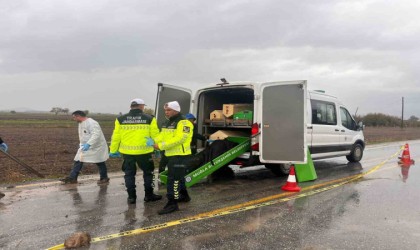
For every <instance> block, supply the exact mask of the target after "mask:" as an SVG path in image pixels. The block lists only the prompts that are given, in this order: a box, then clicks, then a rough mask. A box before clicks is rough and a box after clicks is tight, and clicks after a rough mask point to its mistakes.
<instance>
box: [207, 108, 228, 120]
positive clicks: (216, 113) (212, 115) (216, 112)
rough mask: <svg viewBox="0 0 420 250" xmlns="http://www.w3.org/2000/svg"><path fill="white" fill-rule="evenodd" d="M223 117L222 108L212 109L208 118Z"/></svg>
mask: <svg viewBox="0 0 420 250" xmlns="http://www.w3.org/2000/svg"><path fill="white" fill-rule="evenodd" d="M224 118H225V116H224V115H223V111H222V110H214V111H213V112H211V113H210V120H213V119H224Z"/></svg>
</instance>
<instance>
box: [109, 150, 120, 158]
mask: <svg viewBox="0 0 420 250" xmlns="http://www.w3.org/2000/svg"><path fill="white" fill-rule="evenodd" d="M109 157H111V158H119V157H121V154H120V152H118V151H117V152H115V153H109Z"/></svg>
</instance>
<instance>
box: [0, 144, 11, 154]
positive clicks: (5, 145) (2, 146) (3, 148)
mask: <svg viewBox="0 0 420 250" xmlns="http://www.w3.org/2000/svg"><path fill="white" fill-rule="evenodd" d="M0 149H1V150H3V151H4V152H7V150H8V149H9V147H8V146H7V144H6V143H4V142H3V143H2V144H0Z"/></svg>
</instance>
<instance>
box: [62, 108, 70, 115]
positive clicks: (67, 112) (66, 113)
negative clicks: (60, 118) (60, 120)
mask: <svg viewBox="0 0 420 250" xmlns="http://www.w3.org/2000/svg"><path fill="white" fill-rule="evenodd" d="M69 111H70V110H69V109H68V108H64V109H62V110H61V113H63V114H65V115H68V114H69Z"/></svg>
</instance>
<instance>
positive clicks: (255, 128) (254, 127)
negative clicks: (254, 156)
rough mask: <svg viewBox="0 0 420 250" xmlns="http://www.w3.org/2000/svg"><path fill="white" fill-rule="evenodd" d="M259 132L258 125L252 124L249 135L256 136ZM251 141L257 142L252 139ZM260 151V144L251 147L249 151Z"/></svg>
mask: <svg viewBox="0 0 420 250" xmlns="http://www.w3.org/2000/svg"><path fill="white" fill-rule="evenodd" d="M258 132H259V126H258V123H254V124H252V128H251V135H256V134H258ZM253 141H254V142H255V141H258V140H256V138H254V139H253ZM259 149H260V144H259V143H255V144H252V145H251V150H252V151H259Z"/></svg>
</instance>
